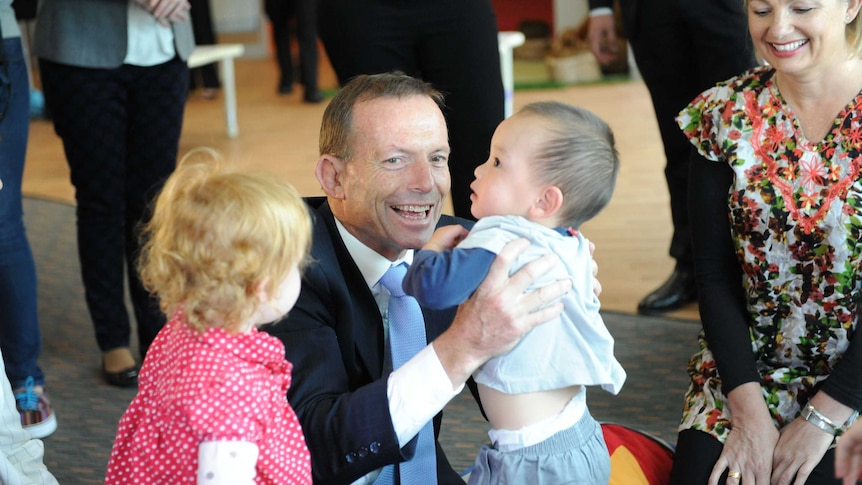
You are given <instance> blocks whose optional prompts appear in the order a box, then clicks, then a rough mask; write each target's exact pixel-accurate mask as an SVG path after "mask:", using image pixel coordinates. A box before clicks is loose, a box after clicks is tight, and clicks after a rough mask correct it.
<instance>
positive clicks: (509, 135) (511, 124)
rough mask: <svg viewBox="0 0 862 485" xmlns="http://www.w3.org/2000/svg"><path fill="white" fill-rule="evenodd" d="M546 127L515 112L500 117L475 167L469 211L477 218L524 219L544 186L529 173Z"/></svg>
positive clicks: (544, 123)
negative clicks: (486, 151)
mask: <svg viewBox="0 0 862 485" xmlns="http://www.w3.org/2000/svg"><path fill="white" fill-rule="evenodd" d="M547 130H548V126H547V125H546V122H545V121H544V120H542V119H541V118H539V117H537V116H534V115H529V114H516V115H514V116H512V117H511V118H508V119H506V120H504V121H503V122H502V123H500V125H499V126H498V127H497V130H496V131H495V132H494V137H493V138H492V139H491V152H490V155H489V156H488V160H487V161H486V162H485V163H483V164H482V165H479V166H478V167H476V170H475V172H474V174H475V176H476V180H474V181H473V183H472V184H470V189H471V190H472V191H473V193H472V194H471V195H470V200H471V201H472V202H473V206H472V207H471V209H470V211H471V212H472V213H473V217H476V218H477V219H479V218H482V217H487V216H495V215H516V216H521V217H527V218H528V211H529V209H530V207H532V206H533V204H534V203H535V202H536V201H537V200H538V198H539V197H540V196H541V194H542V191H543V190H544V188H545V187H544V186H542V185H540V184H539V183H538V182H536V178H535V177H534V176H533V172H534V171H535V170H536V167H535V162H534V159H535V154H536V153H538V149H539V147H541V146H542V145H543V144H544V143H545V142H546V140H547Z"/></svg>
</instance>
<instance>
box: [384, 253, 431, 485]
mask: <svg viewBox="0 0 862 485" xmlns="http://www.w3.org/2000/svg"><path fill="white" fill-rule="evenodd" d="M405 273H407V265H406V264H405V263H401V264H398V265H396V266H392V267H390V268H389V270H388V271H386V274H384V275H383V277H382V278H380V283H381V284H382V285H383V286H384V287H385V288H386V289H387V290H389V293H390V294H391V295H392V296H391V297H390V298H389V348H390V351H391V352H392V368H393V370H394V369H397V368H399V367H401V366H402V365H403V364H404V363H405V362H407V361H408V360H410V359H411V358H412V357H413V356H414V355H416V354H417V353H419V351H420V350H422V349H424V348H425V345H426V339H425V319H424V318H423V317H422V310H421V309H420V308H419V303H417V302H416V299H415V298H413V297H412V296H409V295H407V294H405V293H404V290H403V289H402V288H401V280H403V279H404V274H405ZM436 450H437V447H436V446H435V445H434V424H433V423H432V422H431V421H429V422H427V423H425V426H423V427H422V429H421V430H419V437H418V442H417V444H416V454H415V455H414V456H413V459H412V460H409V461H405V462H403V463H401V464H400V465H399V475H400V477H401V485H418V484H429V483H437V453H436ZM394 475H395V465H389V466H386V467H384V468H383V471H381V472H380V476H379V477H378V478H377V480H376V481H375V482H374V483H375V484H381V485H389V484H394V483H395V476H394Z"/></svg>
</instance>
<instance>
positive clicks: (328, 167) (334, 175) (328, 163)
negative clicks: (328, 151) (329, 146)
mask: <svg viewBox="0 0 862 485" xmlns="http://www.w3.org/2000/svg"><path fill="white" fill-rule="evenodd" d="M345 169H346V167H345V164H344V161H343V160H342V159H340V158H338V157H336V156H335V155H321V156H320V159H318V160H317V167H316V168H315V170H314V174H315V175H316V176H317V181H318V182H319V183H320V187H321V188H322V189H323V191H324V192H326V195H327V196H328V197H331V198H334V199H344V186H343V185H342V184H341V180H342V175H343V173H342V172H343V171H344V170H345Z"/></svg>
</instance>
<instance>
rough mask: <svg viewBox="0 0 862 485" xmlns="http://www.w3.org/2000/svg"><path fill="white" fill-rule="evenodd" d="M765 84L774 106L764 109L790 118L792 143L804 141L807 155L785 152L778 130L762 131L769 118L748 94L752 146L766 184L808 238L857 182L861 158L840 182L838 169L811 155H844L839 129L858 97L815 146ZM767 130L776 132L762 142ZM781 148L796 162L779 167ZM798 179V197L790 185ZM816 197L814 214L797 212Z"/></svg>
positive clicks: (853, 161)
mask: <svg viewBox="0 0 862 485" xmlns="http://www.w3.org/2000/svg"><path fill="white" fill-rule="evenodd" d="M768 84H769V86H768V89H769V93H770V96H771V97H773V98H774V99H775V101H777V104H776V103H770V104H769V105H767V107H766V109H781V110H782V111H784V113H785V115H787V116H788V117H789V118H790V121H791V125H792V126H793V130H794V133H793V135H794V138H793V139H794V140H803V143H802V145H803V146H805V147H806V149H807V151H808V153H807V154H806V153H803V152H802V151H801V150H800V149H799V148H796V149H792V150H791V149H790V148H788V145H786V144H782V142H783V141H784V140H787V136H786V135H785V134H784V133H783V131H782V130H781V129H779V128H777V127H774V126H773V127H766V128H765V123H764V118H767V117H768V116H767V115H768V113H767V115H765V113H764V112H763V109H761V108H760V106H759V104H758V103H757V102H756V99H755V93H754V92H752V91H747V92H745V93H744V96H745V110H746V113H747V115H748V118H749V120H751V125H752V138H751V140H752V146H753V148H754V152H755V154H756V155H757V156H758V158H759V159H760V160H761V161H762V163H763V165H764V166H765V167H766V172H767V176H768V177H769V180H770V181H771V182H772V184H773V185H774V186H775V187H776V188H777V189H778V191H779V192H780V193H781V196H782V197H783V198H784V201H785V206H786V207H787V210H788V212H790V215H791V217H792V218H793V220H795V221H796V222H797V223H798V224H799V226H800V227H801V228H802V230H803V231H804V232H805V234H811V232H812V231H813V230H814V228H815V227H816V226H817V224H819V223H820V222H821V221H822V220H823V219H824V218H825V216H826V213H827V212H828V211H829V210H830V209H831V207H832V204H833V202H834V201H835V199H839V200H842V201H843V200H844V199H845V198H846V196H847V192H848V189H849V187H850V185H851V184H853V183H854V182H855V181H856V179H857V178H858V176H859V171H860V166H862V156H857V157H856V158H854V159H853V160H851V161H850V163H849V164H848V167H847V170H846V171H845V172H846V173H845V174H844V176H843V178H842V177H841V174H840V171H841V166H840V165H838V164H837V163H832V162H831V161H829V162H828V165H827V163H824V162H823V159H822V158H818V157H817V155H814V154H812V153H811V152H820V153H823V152H829V153H831V154H833V155H834V152H835V150H836V149H837V147H839V146H840V147H842V149H844V151H845V153H847V150H846V148H849V147H847V146H846V143H844V141H845V140H844V138H845V134H844V133H843V131H842V129H841V128H842V126H843V125H844V121H843V120H845V119H846V118H847V116H849V115H850V114H851V113H852V112H853V110H854V109H857V108H858V107H859V105H860V96H858V95H857V96H856V98H855V99H854V101H853V102H852V103H848V105H847V106H846V107H845V108H844V109H843V110H842V111H841V112H840V113H839V115H838V116H837V117H836V119H835V121H834V122H833V124H832V129H831V130H830V131H829V133H828V134H827V135H826V136H825V137H824V138H823V140H821V141H820V142H818V143H816V144H810V143H809V142H808V141H807V140H806V139H805V137H804V136H803V135H802V133H801V131H800V129H799V126H798V123H797V120H796V118H794V117H792V116H790V115H791V114H792V111H789V107H788V106H787V105H786V103H784V101H783V99H782V98H781V97H780V95H779V94H778V93H777V91H775V90H774V84H773V82H772V80H769V82H768ZM770 129H774V130H775V132H774V133H772V134H769V133H767V136H768V137H769V138H768V139H764V138H763V135H764V130H767V131H768V130H770ZM764 141H766V142H769V141H771V142H772V143H771V145H772V146H765V145H764V143H763V142H764ZM782 146H784V147H785V149H786V150H787V151H792V153H793V155H796V156H797V157H795V159H787V162H788V164H789V166H787V167H779V165H778V162H777V161H776V160H775V157H774V155H775V154H777V152H778V150H779V149H780V148H781V147H782ZM797 176H799V177H801V178H802V179H803V181H802V186H801V187H800V188H799V189H798V192H799V193H800V194H799V197H797V195H796V194H795V193H794V187H793V185H792V182H793V181H794V180H796V179H797ZM805 186H807V188H808V190H807V191H806V190H805ZM824 189H825V194H824ZM818 196H819V198H820V205H819V207H818V208H817V210H816V211H815V212H814V213H813V214H811V215H807V214H806V213H805V212H803V208H800V205H799V202H800V200H801V201H802V204H803V206H804V209H811V208H812V207H814V202H815V201H816V200H817V198H818Z"/></svg>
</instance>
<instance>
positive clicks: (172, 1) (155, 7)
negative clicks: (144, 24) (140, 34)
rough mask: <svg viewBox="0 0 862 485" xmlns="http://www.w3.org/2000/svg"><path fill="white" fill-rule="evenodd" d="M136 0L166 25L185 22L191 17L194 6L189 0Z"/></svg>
mask: <svg viewBox="0 0 862 485" xmlns="http://www.w3.org/2000/svg"><path fill="white" fill-rule="evenodd" d="M136 1H137V2H138V4H140V5H141V6H142V7H144V9H146V10H147V11H148V12H150V13H151V14H152V15H153V17H155V18H156V20H158V21H159V23H160V24H162V25H164V26H168V25H170V24H172V23H177V22H185V21H186V20H188V19H189V10H191V8H192V6H191V4H190V3H189V2H188V0H136Z"/></svg>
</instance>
